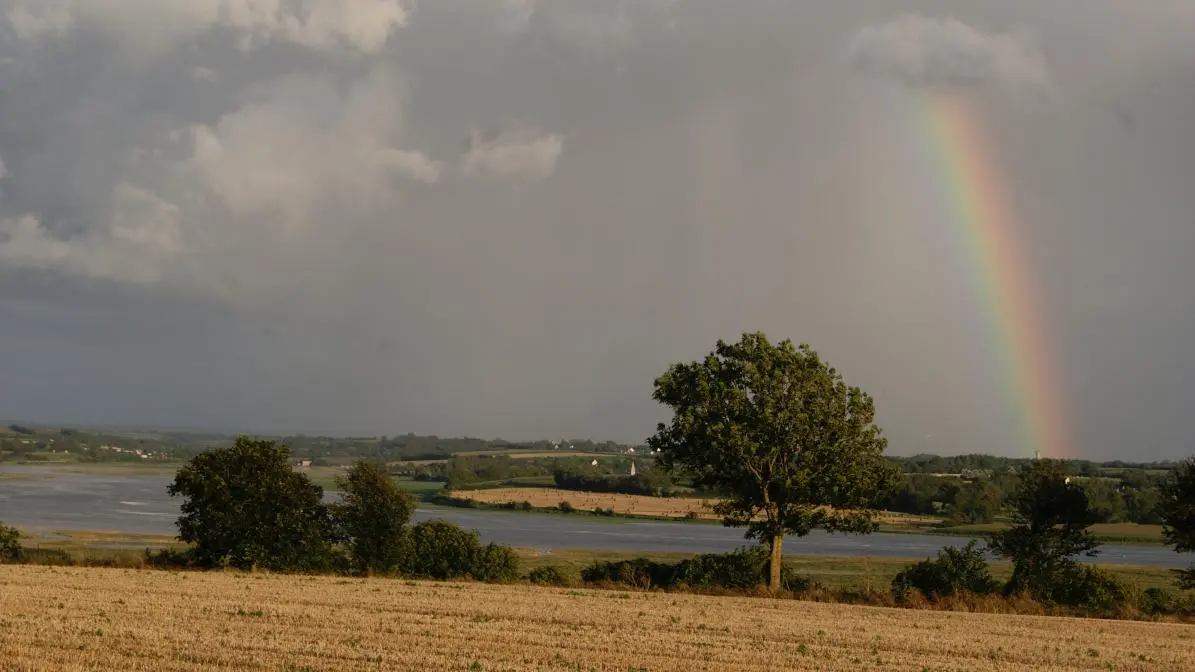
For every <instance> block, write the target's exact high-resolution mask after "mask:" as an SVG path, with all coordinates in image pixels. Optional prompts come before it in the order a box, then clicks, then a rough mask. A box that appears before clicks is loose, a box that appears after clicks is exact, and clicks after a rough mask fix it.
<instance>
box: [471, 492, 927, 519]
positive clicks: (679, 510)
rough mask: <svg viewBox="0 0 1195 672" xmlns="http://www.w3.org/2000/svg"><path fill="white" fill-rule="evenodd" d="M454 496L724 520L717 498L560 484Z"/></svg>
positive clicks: (885, 514) (490, 501)
mask: <svg viewBox="0 0 1195 672" xmlns="http://www.w3.org/2000/svg"><path fill="white" fill-rule="evenodd" d="M452 496H453V497H456V498H458V499H473V500H476V501H478V502H483V503H486V504H505V503H507V502H515V503H521V502H531V505H532V506H534V507H536V508H551V507H555V506H558V505H559V504H560V502H568V503H569V504H571V505H572V506H573V508H576V509H580V510H582V511H592V510H593V509H614V513H618V514H623V515H635V516H654V517H666V518H684V517H685V516H686V515H688V514H690V513H696V514H697V517H698V518H701V519H704V520H721V519H722V517H721V516H719V515H717V514H715V513H714V512H713V508H712V507H713V505H714V503H715V501H716V500H712V499H701V498H699V497H649V496H647V495H624V494H621V493H615V492H582V491H579V490H558V489H556V488H491V489H484V490H454V491H453V492H452ZM876 520H877V521H878V522H880V523H889V524H897V523H909V524H911V523H919V522H920V523H932V522H936V520H937V519H935V518H928V517H924V516H911V515H906V514H902V513H889V512H881V513H880V514H879V515H877V516H876Z"/></svg>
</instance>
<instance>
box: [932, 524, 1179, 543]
mask: <svg viewBox="0 0 1195 672" xmlns="http://www.w3.org/2000/svg"><path fill="white" fill-rule="evenodd" d="M1006 527H1008V526H1007V525H1005V524H1002V523H988V524H984V525H956V526H953V527H949V528H946V529H944V530H942V532H945V533H948V534H960V535H982V534H987V533H989V532H996V531H999V530H1003V529H1005V528H1006ZM1091 531H1092V533H1094V534H1095V535H1096V536H1097V537H1099V538H1100V539H1101V540H1102V541H1104V542H1108V543H1138V544H1140V543H1151V544H1154V543H1156V544H1160V543H1162V541H1163V539H1162V526H1161V525H1138V524H1136V523H1097V524H1095V525H1092V526H1091Z"/></svg>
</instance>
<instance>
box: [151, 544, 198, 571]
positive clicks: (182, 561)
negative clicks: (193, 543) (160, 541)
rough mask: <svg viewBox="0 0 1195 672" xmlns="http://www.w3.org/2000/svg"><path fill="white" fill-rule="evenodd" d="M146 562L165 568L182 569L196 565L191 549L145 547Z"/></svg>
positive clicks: (152, 565)
mask: <svg viewBox="0 0 1195 672" xmlns="http://www.w3.org/2000/svg"><path fill="white" fill-rule="evenodd" d="M144 562H145V564H146V565H148V566H150V567H160V568H163V569H182V568H187V567H193V566H195V558H194V556H193V555H192V554H191V552H190V551H189V550H187V551H176V550H174V549H170V548H160V549H157V550H154V549H151V548H147V549H145V559H144Z"/></svg>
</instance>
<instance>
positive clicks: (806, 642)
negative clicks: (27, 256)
mask: <svg viewBox="0 0 1195 672" xmlns="http://www.w3.org/2000/svg"><path fill="white" fill-rule="evenodd" d="M0 634H2V635H3V636H2V637H0V661H2V662H0V667H2V668H3V669H5V670H22V671H32V670H38V671H43V670H45V671H49V670H93V669H94V670H153V671H157V670H216V669H267V670H504V671H512V670H545V671H546V670H601V671H610V672H627V671H628V670H651V671H652V672H663V671H667V670H677V671H681V670H683V671H686V672H687V671H689V670H711V671H713V670H716V671H718V672H723V671H729V672H733V671H735V670H765V669H769V670H779V669H783V670H838V671H845V670H859V669H864V668H868V669H871V668H876V667H877V666H882V668H883V669H890V670H926V669H928V670H1010V669H1017V670H1043V671H1044V670H1050V671H1061V670H1096V669H1116V670H1180V669H1188V670H1189V669H1195V647H1192V646H1191V644H1192V639H1195V627H1193V626H1188V625H1178V624H1168V623H1141V622H1120V621H1118V622H1110V621H1099V620H1081V619H1064V618H1044V617H1034V616H1005V615H993V614H966V613H945V612H931V611H908V610H895V609H879V608H867V607H851V606H843V605H832V604H819V603H813V602H798V601H784V600H766V599H750V598H727V597H704V596H697V595H677V594H659V593H621V592H613V591H590V590H566V589H550V588H537V587H528V586H491V585H477V584H443V583H423V582H418V583H417V582H406V581H401V580H393V579H344V578H337V577H308V576H280V575H264V574H239V573H219V572H212V573H188V572H181V573H171V572H156V571H130V570H112V569H63V568H49V567H28V566H3V567H0Z"/></svg>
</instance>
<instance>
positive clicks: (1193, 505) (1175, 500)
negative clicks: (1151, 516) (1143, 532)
mask: <svg viewBox="0 0 1195 672" xmlns="http://www.w3.org/2000/svg"><path fill="white" fill-rule="evenodd" d="M1161 495H1162V496H1161V500H1162V501H1161V505H1160V509H1161V513H1162V536H1164V537H1165V538H1166V543H1167V544H1169V545H1171V546H1173V547H1174V550H1175V552H1177V553H1195V457H1191V458H1187V459H1186V460H1184V461H1183V462H1182V463H1181V464H1179V465H1178V468H1177V469H1175V470H1174V472H1172V473H1171V474H1170V476H1169V477H1168V478H1167V479H1166V482H1165V483H1164V484H1163V485H1162V491H1161ZM1178 576H1179V585H1180V586H1182V587H1183V588H1195V563H1193V564H1192V565H1191V567H1190V568H1188V569H1180V570H1178Z"/></svg>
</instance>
